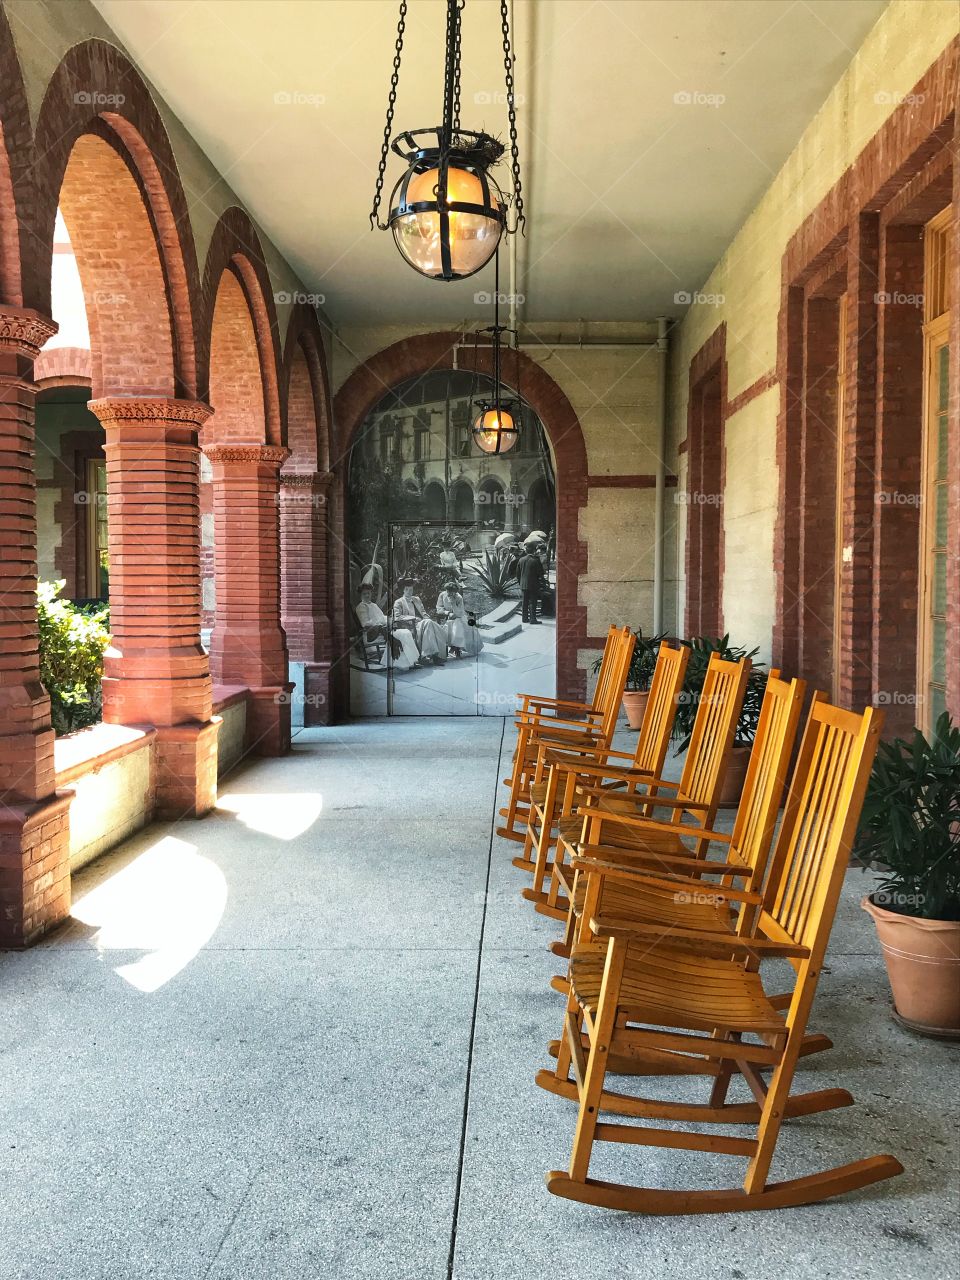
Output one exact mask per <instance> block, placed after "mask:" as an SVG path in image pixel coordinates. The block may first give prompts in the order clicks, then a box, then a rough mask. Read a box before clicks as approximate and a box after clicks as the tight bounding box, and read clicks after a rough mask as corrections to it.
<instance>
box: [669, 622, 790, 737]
mask: <svg viewBox="0 0 960 1280" xmlns="http://www.w3.org/2000/svg"><path fill="white" fill-rule="evenodd" d="M682 643H683V644H685V645H686V646H687V648H688V649H689V650H690V661H689V662H688V663H687V673H686V675H685V676H684V678H683V689H682V690H681V691H680V696H679V698H678V700H677V715H676V719H675V720H674V722H673V737H674V738H675V739H679V742H678V745H677V750H676V754H677V755H680V754H681V752H683V751H686V749H687V747H688V746H689V745H690V738H691V735H692V733H693V723H694V720H695V719H696V717H697V710H698V708H699V706H700V694H701V692H702V691H703V682H704V680H705V679H706V677H707V667H708V666H709V665H710V659H711V658H712V657H713V655H714V654H717V655H718V656H719V657H720V658H722V659H723V660H724V661H725V662H739V661H740V660H741V659H743V658H749V659H750V660H751V661H753V659H754V658H755V657H756V655H757V653H759V650H758V649H751V650H750V651H749V652H747V650H746V649H743V648H740V646H739V645H731V644H730V636H729V635H725V636H693V637H692V638H691V639H689V640H684V641H682ZM762 668H763V663H762V662H757V663H754V665H753V669H752V670H751V672H750V675H749V677H748V679H747V688H746V693H745V695H744V699H743V709H742V710H741V712H740V718H739V720H738V721H737V728H736V732H735V734H734V739H733V741H734V746H737V747H749V746H751V745H752V744H753V740H754V738H755V737H756V735H757V725H758V723H759V720H760V707H761V705H762V703H763V695H764V692H765V690H766V687H767V672H766V671H764V670H762Z"/></svg>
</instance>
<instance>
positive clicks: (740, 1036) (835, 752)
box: [537, 702, 903, 1214]
mask: <svg viewBox="0 0 960 1280" xmlns="http://www.w3.org/2000/svg"><path fill="white" fill-rule="evenodd" d="M882 723H883V713H882V712H878V711H876V710H874V709H869V710H867V711H866V712H865V713H864V714H863V715H862V716H857V715H855V714H853V713H852V712H848V711H842V710H839V709H838V708H836V707H831V706H829V705H827V704H826V703H823V702H818V703H816V704H815V705H814V707H813V710H812V711H811V714H810V718H809V720H808V723H807V728H806V731H805V733H804V737H803V742H802V745H801V748H800V754H799V758H798V761H797V766H796V769H795V771H794V775H793V778H792V781H791V786H790V794H789V797H788V801H787V807H786V812H785V815H784V819H783V823H782V826H781V828H780V833H779V835H778V838H777V843H776V847H775V850H774V854H773V858H772V861H771V869H770V875H769V877H768V880H767V885H766V888H765V890H764V892H763V894H762V896H760V895H756V897H757V901H755V902H753V903H752V904H751V905H753V906H754V907H755V909H756V911H755V917H754V921H755V922H754V924H753V925H752V932H749V933H748V932H746V926H745V925H741V924H740V923H738V931H737V934H736V935H725V936H723V937H722V938H721V937H718V936H717V935H716V934H715V933H711V932H706V931H700V930H689V931H685V932H683V933H682V934H681V933H679V932H678V933H671V934H665V933H664V930H663V927H662V925H658V924H654V925H648V924H641V923H638V922H637V921H635V920H634V921H620V920H618V919H617V918H616V917H614V916H607V915H605V914H603V913H600V914H598V915H596V916H594V917H593V918H592V919H591V921H590V927H591V929H592V930H593V931H594V933H596V934H598V935H602V936H603V937H604V938H605V939H606V940H605V941H595V942H592V943H586V944H584V945H583V946H577V947H576V948H575V949H574V952H573V956H572V958H571V962H570V994H569V997H568V1002H567V1011H566V1016H565V1020H564V1029H563V1030H564V1039H563V1043H562V1045H561V1052H560V1056H559V1057H558V1060H557V1066H556V1070H546V1071H541V1072H539V1073H538V1075H537V1083H538V1084H540V1085H541V1086H542V1087H543V1088H545V1089H548V1090H550V1091H551V1092H553V1093H557V1094H559V1095H561V1096H563V1097H566V1098H570V1099H573V1100H576V1101H577V1102H578V1103H579V1112H578V1117H577V1123H576V1129H575V1132H574V1138H573V1151H572V1156H571V1160H570V1166H569V1169H568V1171H567V1172H565V1173H562V1172H557V1171H554V1172H552V1173H549V1174H548V1175H547V1179H546V1181H547V1188H548V1190H549V1191H551V1192H552V1193H553V1194H554V1195H558V1196H563V1197H565V1198H567V1199H572V1200H580V1201H583V1202H585V1203H588V1204H595V1205H601V1206H603V1207H605V1208H611V1209H624V1210H628V1211H631V1212H638V1213H653V1214H681V1213H691V1214H693V1213H724V1212H731V1211H739V1210H745V1209H774V1208H785V1207H789V1206H794V1205H800V1204H808V1203H811V1202H814V1201H818V1200H823V1199H825V1198H827V1197H829V1196H833V1195H838V1194H840V1193H842V1192H845V1191H851V1190H854V1189H856V1188H859V1187H864V1186H868V1185H870V1184H871V1183H874V1182H879V1181H881V1180H882V1179H884V1178H890V1177H893V1176H895V1175H896V1174H898V1173H902V1172H903V1167H902V1165H901V1164H900V1163H899V1161H898V1160H896V1159H895V1158H894V1157H893V1156H890V1155H884V1156H873V1157H870V1158H869V1159H866V1160H859V1161H855V1162H853V1163H851V1164H847V1165H843V1166H840V1167H838V1168H835V1169H831V1170H827V1171H824V1172H821V1173H816V1174H813V1175H810V1176H807V1177H802V1178H795V1179H791V1180H789V1181H786V1182H779V1183H770V1182H768V1175H769V1171H770V1165H771V1162H772V1159H773V1155H774V1150H775V1148H776V1143H777V1138H778V1135H779V1131H780V1125H781V1123H782V1121H783V1120H784V1119H785V1118H789V1117H794V1116H802V1115H809V1114H813V1113H815V1112H821V1111H825V1110H831V1109H833V1108H834V1107H841V1106H849V1105H850V1104H851V1103H852V1102H853V1099H852V1097H851V1095H850V1094H849V1093H848V1092H847V1091H846V1090H845V1089H825V1090H818V1091H816V1092H813V1093H805V1094H797V1095H793V1096H791V1092H790V1090H791V1086H792V1083H793V1076H794V1071H795V1068H796V1064H797V1060H798V1058H799V1056H800V1053H801V1051H802V1046H803V1038H804V1034H805V1030H806V1025H807V1019H808V1017H809V1013H810V1008H811V1005H812V1003H813V998H814V995H815V992H816V986H817V978H818V975H819V973H820V969H821V966H822V963H823V958H824V953H825V951H826V947H827V942H828V939H829V935H830V929H831V926H832V923H833V917H834V914H835V911H836V906H837V900H838V898H839V895H840V889H841V886H842V882H843V875H844V871H845V870H846V866H847V862H848V859H849V852H850V846H851V843H852V841H853V837H854V833H855V830H856V825H857V821H858V819H859V816H860V809H861V806H862V803H863V797H864V793H865V790H866V786H867V780H868V777H869V773H870V769H871V766H872V764H873V759H874V756H875V754H876V749H877V744H878V741H879V736H880V729H881V726H882ZM744 919H745V917H744V914H743V913H741V922H742V921H744ZM741 928H743V929H744V931H743V932H741ZM766 957H780V958H786V959H787V960H789V962H790V964H791V965H792V966H793V968H794V970H795V974H796V978H795V984H794V989H793V992H792V994H791V996H790V999H789V1004H788V1005H787V1006H786V1007H785V1008H784V1007H783V1006H782V1005H780V1004H779V1002H776V1001H774V1000H772V999H771V998H770V997H769V996H768V995H767V993H766V991H765V988H764V984H763V981H762V979H761V976H760V973H759V967H760V963H761V961H762V960H763V959H764V958H766ZM584 1035H586V1038H587V1048H586V1049H584V1042H583V1036H584ZM746 1037H751V1038H750V1039H747V1038H746ZM650 1050H653V1051H655V1052H657V1053H659V1054H663V1055H666V1056H673V1055H677V1056H680V1057H682V1058H685V1059H690V1060H692V1061H694V1062H699V1063H700V1064H701V1066H702V1069H703V1073H704V1074H706V1075H708V1076H710V1077H712V1079H713V1085H712V1091H711V1096H710V1098H709V1101H707V1102H703V1103H700V1102H672V1101H669V1100H662V1099H648V1098H642V1097H636V1096H633V1095H630V1094H624V1093H617V1092H613V1091H609V1090H607V1089H605V1087H604V1085H605V1078H606V1074H607V1064H608V1060H609V1057H610V1055H611V1054H613V1055H616V1056H617V1057H624V1056H627V1057H629V1056H630V1055H631V1054H634V1053H639V1054H640V1055H641V1056H642V1055H643V1054H644V1053H647V1052H649V1051H650ZM571 1068H572V1070H573V1079H570V1078H569V1073H570V1070H571ZM763 1069H772V1072H773V1074H772V1077H771V1079H770V1082H769V1084H767V1083H766V1082H765V1081H764V1079H763V1078H762V1076H761V1070H763ZM738 1071H739V1073H740V1074H741V1075H742V1076H743V1078H744V1079H745V1080H746V1081H747V1083H748V1084H749V1086H750V1089H751V1091H752V1093H753V1095H754V1101H753V1102H746V1103H744V1102H740V1103H728V1102H727V1100H726V1098H727V1091H728V1088H729V1085H730V1082H731V1079H732V1077H733V1074H734V1073H735V1072H738ZM602 1111H606V1112H612V1113H614V1114H617V1115H621V1116H627V1117H631V1118H633V1119H635V1120H640V1121H647V1122H649V1121H658V1120H667V1121H683V1122H688V1123H692V1124H695V1125H700V1126H703V1125H705V1126H707V1130H706V1131H704V1130H702V1129H698V1130H696V1131H690V1130H683V1131H680V1130H677V1129H669V1128H658V1127H656V1126H655V1125H653V1126H651V1125H649V1124H639V1125H637V1124H621V1123H611V1122H607V1121H604V1122H601V1120H600V1112H602ZM729 1124H748V1125H754V1126H756V1136H755V1137H751V1138H742V1137H731V1136H727V1134H725V1133H716V1132H711V1131H710V1127H712V1126H716V1125H729ZM598 1141H600V1142H603V1141H607V1142H621V1143H629V1144H632V1145H636V1146H654V1147H674V1148H677V1149H681V1150H687V1151H690V1150H693V1151H705V1152H710V1153H712V1154H716V1155H734V1156H742V1157H746V1158H747V1160H748V1161H749V1163H748V1165H747V1170H746V1176H745V1178H744V1181H743V1185H742V1187H732V1188H728V1189H724V1190H707V1189H703V1190H699V1189H698V1190H661V1189H652V1188H645V1187H639V1186H629V1185H625V1184H622V1183H612V1182H603V1181H599V1180H596V1179H593V1178H590V1177H589V1176H588V1173H589V1166H590V1159H591V1156H592V1154H593V1147H594V1143H596V1142H598Z"/></svg>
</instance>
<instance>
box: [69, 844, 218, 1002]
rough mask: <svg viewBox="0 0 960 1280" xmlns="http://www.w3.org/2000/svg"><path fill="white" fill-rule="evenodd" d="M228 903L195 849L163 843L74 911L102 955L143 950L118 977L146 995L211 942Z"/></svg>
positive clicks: (213, 871) (205, 860)
mask: <svg viewBox="0 0 960 1280" xmlns="http://www.w3.org/2000/svg"><path fill="white" fill-rule="evenodd" d="M226 903H227V882H226V880H225V879H224V876H223V872H222V871H221V870H220V868H219V867H218V866H217V865H216V864H215V863H213V862H211V861H210V860H209V858H204V857H201V856H200V854H198V853H197V850H196V846H195V845H192V844H188V843H187V842H186V841H185V840H177V839H175V837H173V836H164V837H163V838H162V839H161V840H158V841H157V843H156V844H154V845H151V847H150V848H149V849H147V850H145V851H144V852H143V853H141V854H140V855H139V856H138V857H136V858H134V860H133V861H132V862H130V863H128V864H127V865H126V866H125V867H123V868H122V869H121V870H120V871H118V872H116V874H115V875H112V876H110V877H109V879H107V880H104V881H103V882H102V883H101V884H98V885H97V886H96V888H94V889H91V890H90V892H89V893H87V894H84V895H83V897H81V898H79V899H78V900H77V901H76V902H74V904H73V911H72V914H73V916H74V917H75V918H76V919H77V920H81V921H82V922H83V923H84V924H86V925H89V926H90V927H91V928H93V929H96V930H97V933H96V934H95V935H94V937H93V939H92V941H93V944H94V946H95V947H97V949H98V950H100V951H143V952H144V953H145V954H144V955H143V956H141V958H140V959H139V960H135V961H133V962H132V963H131V964H122V965H119V966H118V967H117V969H116V970H115V972H116V973H117V974H118V975H119V976H120V977H121V978H123V979H124V980H125V981H127V982H129V983H130V984H131V986H134V987H136V988H137V989H138V990H139V991H143V992H145V993H148V994H149V993H151V992H154V991H157V990H158V989H159V988H160V987H162V986H163V985H164V983H166V982H169V981H170V979H171V978H173V977H175V976H176V975H177V974H178V973H179V972H180V970H181V969H183V968H185V967H186V966H187V965H188V964H189V963H190V961H191V960H192V959H193V958H194V956H195V955H196V954H197V952H198V951H200V949H201V948H202V947H203V946H204V944H205V943H206V942H208V941H209V939H210V938H211V937H212V935H213V933H214V930H215V929H216V927H217V925H218V924H219V923H220V920H221V918H222V916H223V912H224V909H225V907H226Z"/></svg>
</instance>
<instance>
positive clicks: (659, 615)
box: [653, 316, 669, 636]
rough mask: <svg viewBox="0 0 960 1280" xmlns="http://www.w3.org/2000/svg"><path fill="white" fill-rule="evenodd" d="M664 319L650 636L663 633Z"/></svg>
mask: <svg viewBox="0 0 960 1280" xmlns="http://www.w3.org/2000/svg"><path fill="white" fill-rule="evenodd" d="M668 346H669V344H668V342H667V320H666V317H664V316H658V318H657V351H658V353H659V359H658V361H657V365H658V371H657V372H658V378H659V419H660V420H659V423H658V432H659V440H658V443H657V470H656V487H655V489H654V508H653V634H654V635H655V636H656V635H659V634H660V632H661V631H662V630H663V504H664V497H665V491H666V482H667V461H666V453H667V353H668Z"/></svg>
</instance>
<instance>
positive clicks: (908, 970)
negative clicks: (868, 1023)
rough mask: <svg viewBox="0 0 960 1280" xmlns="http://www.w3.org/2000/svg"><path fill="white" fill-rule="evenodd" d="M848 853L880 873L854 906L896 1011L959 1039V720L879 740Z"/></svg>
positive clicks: (918, 1025)
mask: <svg viewBox="0 0 960 1280" xmlns="http://www.w3.org/2000/svg"><path fill="white" fill-rule="evenodd" d="M854 853H855V854H856V856H857V857H858V858H859V859H860V861H861V862H863V863H864V865H865V866H867V867H870V868H872V869H873V870H875V871H876V872H877V873H878V874H879V883H878V885H877V887H876V889H874V891H873V893H870V894H868V895H867V896H866V897H865V898H864V899H863V902H862V904H861V905H862V906H863V908H864V910H865V911H866V912H868V914H869V915H870V916H872V918H873V922H874V924H875V925H876V927H877V936H878V938H879V940H880V946H881V949H882V950H883V956H884V960H885V961H886V965H887V975H888V977H889V979H890V987H891V989H892V992H893V1005H894V1010H895V1016H896V1017H897V1018H898V1020H899V1021H900V1022H902V1023H904V1024H905V1025H906V1026H908V1027H910V1028H912V1029H913V1030H915V1031H920V1032H922V1033H924V1034H926V1035H933V1036H946V1037H949V1038H951V1039H957V1038H960V726H954V725H953V724H952V723H951V721H950V717H949V715H948V714H947V713H946V712H944V713H943V714H942V715H941V716H940V718H939V719H938V721H937V723H936V726H935V728H934V732H933V735H932V737H931V739H930V740H929V741H928V740H927V738H926V737H925V736H924V735H923V734H922V733H921V732H920V731H919V730H917V731H916V732H915V733H914V735H913V738H912V740H911V741H904V740H903V739H902V738H897V739H895V740H894V741H893V742H882V743H881V744H880V748H879V750H878V752H877V758H876V761H875V763H874V766H873V772H872V773H871V775H870V783H869V785H868V787H867V795H866V799H865V801H864V806H863V814H862V816H861V819H860V826H859V829H858V832H857V840H856V844H855V846H854Z"/></svg>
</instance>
